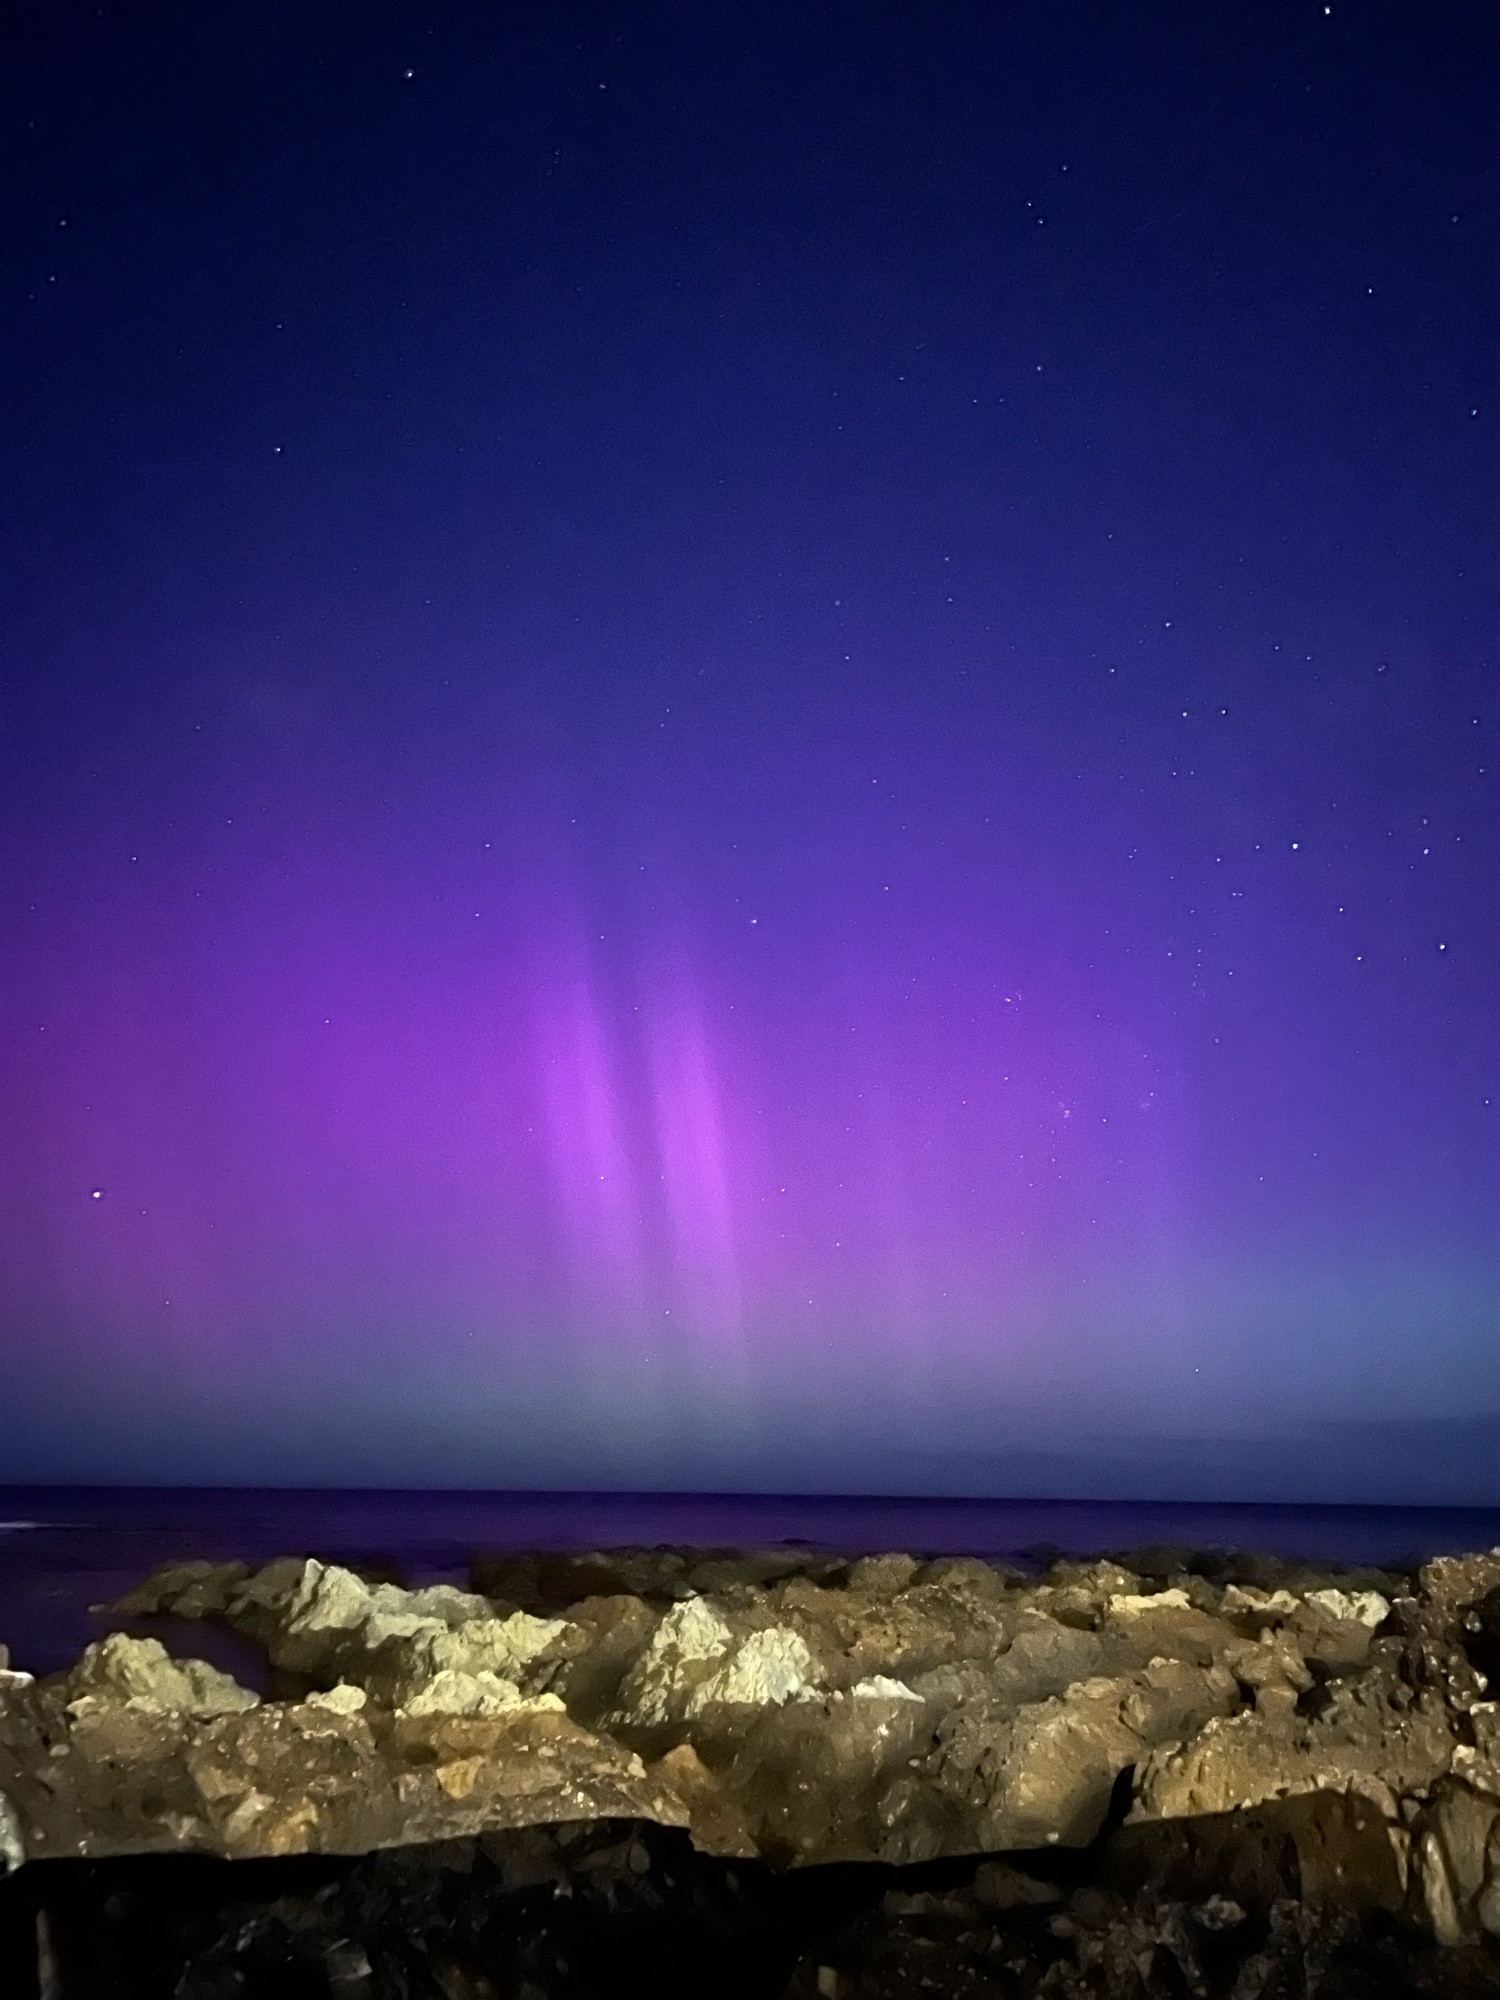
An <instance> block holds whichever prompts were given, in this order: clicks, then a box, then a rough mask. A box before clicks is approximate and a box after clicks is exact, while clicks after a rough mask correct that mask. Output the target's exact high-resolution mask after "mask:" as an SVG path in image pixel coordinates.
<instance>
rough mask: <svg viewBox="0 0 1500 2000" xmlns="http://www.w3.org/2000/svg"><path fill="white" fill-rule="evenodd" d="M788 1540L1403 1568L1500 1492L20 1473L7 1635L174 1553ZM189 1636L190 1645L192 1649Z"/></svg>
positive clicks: (1483, 1530)
mask: <svg viewBox="0 0 1500 2000" xmlns="http://www.w3.org/2000/svg"><path fill="white" fill-rule="evenodd" d="M778 1544H802V1545H806V1546H809V1547H811V1548H814V1549H819V1550H828V1551H835V1552H838V1553H840V1554H851V1555H852V1554H875V1553H879V1552H882V1551H886V1550H902V1551H905V1552H907V1553H909V1554H912V1555H917V1556H929V1557H930V1556H937V1555H977V1556H988V1557H997V1558H1004V1559H1005V1560H1007V1561H1011V1562H1017V1563H1021V1564H1023V1565H1026V1566H1030V1567H1033V1568H1037V1567H1040V1566H1041V1565H1042V1564H1043V1563H1045V1562H1046V1561H1049V1560H1051V1559H1052V1557H1054V1556H1055V1555H1059V1554H1061V1555H1070V1556H1098V1555H1110V1554H1118V1553H1121V1552H1124V1551H1128V1550H1131V1549H1141V1548H1145V1547H1148V1546H1150V1547H1160V1546H1163V1545H1165V1546H1168V1547H1190V1548H1198V1549H1226V1550H1238V1551H1245V1552H1250V1551H1253V1552H1256V1553H1264V1554H1269V1555H1277V1556H1282V1557H1285V1558H1288V1559H1290V1560H1294V1561H1307V1562H1317V1563H1324V1564H1329V1565H1345V1566H1350V1567H1358V1566H1363V1565H1374V1566H1378V1567H1382V1568H1398V1569H1399V1568H1409V1567H1412V1566H1414V1565H1415V1564H1416V1563H1418V1562H1421V1561H1425V1560H1426V1559H1427V1558H1428V1557H1431V1556H1434V1555H1456V1554H1462V1553H1464V1552H1466V1551H1470V1550H1476V1549H1489V1548H1493V1547H1495V1546H1497V1545H1500V1507H1492V1508H1458V1507H1353V1506H1350V1507H1336V1506H1316V1507H1308V1506H1290V1505H1288V1506H1266V1505H1255V1506H1248V1505H1246V1506H1237V1505H1232V1504H1227V1503H1213V1504H1202V1503H1192V1504H1188V1503H1183V1504H1176V1503H1172V1502H1166V1501H1160V1502H1158V1501H1136V1500H1133V1501H1115V1502H1110V1501H1099V1500H1004V1499H999V1500H997V1499H935V1498H915V1499H913V1498H899V1497H885V1498H879V1497H870V1496H863V1495H827V1494H764V1493H759V1494H749V1493H561V1492H559V1493H553V1492H525V1493H480V1492H410V1491H399V1490H398V1491H393V1490H380V1491H371V1490H359V1491H328V1490H318V1491H308V1490H291V1489H286V1488H276V1489H251V1488H243V1487H235V1488H181V1487H64V1486H47V1487H14V1486H13V1487H0V1644H4V1645H5V1646H7V1647H8V1648H9V1651H10V1663H11V1665H12V1666H13V1667H17V1668H20V1669H22V1670H24V1671H26V1672H28V1673H33V1674H38V1675H40V1674H47V1673H53V1672H55V1671H57V1670H58V1669H59V1668H62V1667H65V1666H67V1665H69V1664H70V1663H71V1662H72V1661H73V1660H75V1659H76V1658H77V1657H78V1654H79V1653H80V1652H81V1650H82V1649H83V1647H84V1646H85V1645H87V1644H88V1643H89V1641H90V1640H92V1639H96V1638H98V1637H100V1636H101V1635H102V1634H103V1633H104V1632H106V1631H109V1630H111V1629H112V1628H114V1627H115V1626H118V1625H120V1624H121V1623H122V1622H123V1621H122V1620H121V1619H120V1618H119V1617H118V1616H111V1614H110V1612H109V1610H108V1606H109V1603H110V1601H111V1600H112V1599H114V1598H117V1597H119V1596H120V1595H121V1594H122V1593H123V1592H125V1591H126V1590H128V1589H129V1588H130V1587H131V1585H132V1584H135V1583H137V1582H139V1581H140V1580H141V1579H142V1578H143V1577H145V1576H147V1575H148V1574H149V1573H150V1572H151V1571H152V1570H153V1569H155V1568H156V1567H157V1565H158V1564H160V1563H165V1562H183V1561H187V1560H190V1559H192V1558H195V1557H199V1558H207V1559H209V1560H211V1561H227V1560H231V1559H233V1558H236V1557H238V1558H241V1559H243V1560H244V1561H247V1562H250V1563H262V1562H269V1561H270V1560H272V1559H273V1558H274V1557H276V1556H283V1555H316V1556H319V1557H321V1558H323V1559H324V1560H325V1561H333V1562H342V1563H346V1564H349V1565H350V1566H352V1567H356V1568H361V1567H362V1568H366V1569H372V1570H375V1571H377V1572H378V1573H380V1574H382V1575H389V1576H397V1577H400V1578H402V1579H403V1580H405V1581H406V1582H408V1583H411V1584H421V1583H456V1584H463V1583H465V1582H466V1581H467V1576H468V1564H469V1561H470V1558H471V1557H473V1556H475V1555H477V1554H482V1553H484V1552H486V1551H492V1550H496V1551H497V1550H517V1549H552V1550H569V1549H606V1548H620V1547H637V1548H639V1547H648V1548H649V1547H657V1546H662V1545H668V1546H673V1547H693V1548H703V1549H734V1548H762V1549H763V1548H770V1547H774V1546H777V1545H778ZM133 1629H135V1628H133ZM139 1629H149V1628H139ZM174 1638H175V1642H174ZM174 1638H169V1643H171V1644H172V1650H173V1651H174V1652H180V1651H182V1650H183V1649H184V1644H183V1642H182V1640H181V1638H180V1637H176V1635H174ZM188 1640H189V1641H190V1643H188V1644H187V1650H190V1651H192V1652H195V1653H198V1654H199V1655H201V1656H203V1657H207V1658H211V1659H213V1660H214V1661H215V1663H216V1664H218V1665H221V1666H224V1667H226V1668H229V1669H230V1670H232V1671H236V1672H238V1673H239V1674H240V1676H241V1678H243V1679H248V1680H250V1681H251V1683H252V1684H253V1683H254V1682H255V1680H256V1678H257V1677H258V1672H259V1671H260V1670H262V1669H261V1666H260V1664H259V1663H257V1662H256V1661H255V1660H253V1659H251V1658H249V1657H248V1656H247V1654H246V1653H245V1652H244V1651H243V1650H242V1648H241V1646H240V1642H239V1641H237V1640H236V1639H235V1638H234V1636H233V1635H232V1634H224V1633H218V1632H215V1631H213V1630H211V1629H210V1628H208V1627H193V1628H191V1630H190V1633H189V1634H188Z"/></svg>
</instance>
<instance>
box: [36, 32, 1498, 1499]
mask: <svg viewBox="0 0 1500 2000" xmlns="http://www.w3.org/2000/svg"><path fill="white" fill-rule="evenodd" d="M21 11H23V10H18V13H19V12H21ZM24 12H25V14H26V15H28V16H29V19H27V20H23V21H20V22H18V21H16V20H12V23H11V28H10V30H9V45H8V49H7V50H6V51H5V52H4V60H3V63H0V132H3V143H4V170H3V173H0V204H3V220H0V496H3V509H0V565H3V567H0V678H3V705H0V1125H3V1149H0V1344H3V1362H4V1390H3V1395H0V1477H9V1478H11V1479H14V1480H23V1479H35V1480H49V1479H59V1480H84V1479H97V1480H133V1481H145V1482H156V1481H161V1482H173V1481H195V1480H196V1481H213V1480H226V1481H248V1482H251V1483H256V1482H260V1483H277V1482H283V1481H289V1482H303V1483H321V1482H331V1483H345V1482H362V1483H371V1484H398V1485H399V1484H409V1483H420V1484H431V1485H440V1484H445V1483H453V1484H478V1485H486V1486H522V1485H529V1484H534V1485H540V1486H585V1487H587V1486H596V1487H597V1486H626V1487H641V1488H653V1487H655V1488H669V1487H678V1486H686V1487H694V1486H696V1487H719V1488H743V1489H765V1490H779V1489H786V1490H813V1489H819V1488H821V1489H825V1490H839V1489H847V1490H853V1491H861V1490H862V1491H882V1490H886V1491H895V1492H900V1491H936V1490H947V1491H954V1492H976V1493H983V1492H993V1493H1007V1492H1017V1491H1044V1490H1046V1491H1053V1492H1057V1493H1069V1492H1088V1491H1125V1490H1131V1491H1139V1492H1142V1493H1152V1494H1157V1495H1159V1496H1161V1497H1179V1498H1180V1497H1194V1496H1195V1495H1207V1494H1210V1493H1219V1492H1224V1493H1225V1495H1226V1497H1266V1498H1285V1499H1292V1500H1296V1499H1304V1498H1312V1497H1325V1498H1326V1497H1334V1498H1337V1497H1348V1498H1374V1499H1385V1500H1391V1501H1401V1500H1403V1499H1410V1498H1426V1497H1429V1496H1431V1495H1433V1494H1437V1495H1438V1496H1439V1497H1454V1498H1473V1499H1485V1500H1500V1450H1497V1449H1496V1444H1495V1426H1494V1424H1493V1423H1492V1422H1491V1421H1490V1420H1491V1419H1493V1418H1494V1417H1495V1416H1496V1413H1500V907H1497V906H1500V895H1497V887H1500V813H1497V799H1500V678H1497V676H1500V624H1497V609H1500V592H1497V578H1500V572H1497V563H1496V547H1497V529H1500V455H1497V451H1496V439H1497V436H1500V382H1497V380H1496V333H1497V325H1500V321H1497V305H1500V298H1497V286H1496V273H1497V265H1500V152H1497V141H1500V120H1497V109H1496V104H1497V100H1496V91H1495V77H1496V73H1497V70H1496V63H1497V58H1500V16H1497V15H1496V13H1495V11H1494V9H1493V7H1492V6H1491V5H1489V4H1488V0H1471V4H1450V3H1447V0H1421V4H1416V0H1404V3H1403V4H1397V0H1336V4H1335V5H1334V6H1333V7H1332V8H1330V7H1329V6H1327V5H1325V4H1323V0H1263V4H1262V0H1257V4H1255V5H1253V6H1252V5H1250V4H1247V0H1239V4H1234V5H1231V4H1228V0H1192V4H1186V0H1181V4H1180V3H1179V0H1142V4H1140V5H1134V4H1132V5H1129V6H1124V5H1120V4H1117V0H1077V4H1072V3H1070V4H1066V5H1063V4H1058V0H1014V3H1012V0H1003V4H1002V0H984V4H980V3H979V0H975V4H968V5H956V4H943V3H942V0H939V3H938V4H924V5H916V4H911V5H907V6H881V5H874V6H872V5H869V4H853V0H847V4H846V0H799V4H797V5H786V6H774V5H759V4H735V0H714V4H712V5H703V4H697V0H681V4H671V0H663V4H656V5H635V4H629V0H622V4H619V5H614V6H602V5H601V6H591V5H586V4H576V5H553V4H542V5H536V6H525V7H523V6H510V5H496V4H485V5H481V4H478V3H477V0H444V4H440V5H432V4H428V5H424V6H418V5H416V4H414V0H412V4H405V5H398V4H390V0H361V4H359V5H357V6H336V5H318V4H308V0H254V4H250V0H226V4H224V5H213V6H206V7H205V6H202V5H196V4H188V0H179V4H153V0H107V3H106V4H105V5H103V6H95V5H75V4H70V0H59V4H55V5H53V4H49V5H48V6H46V7H34V8H30V9H26V10H24Z"/></svg>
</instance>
